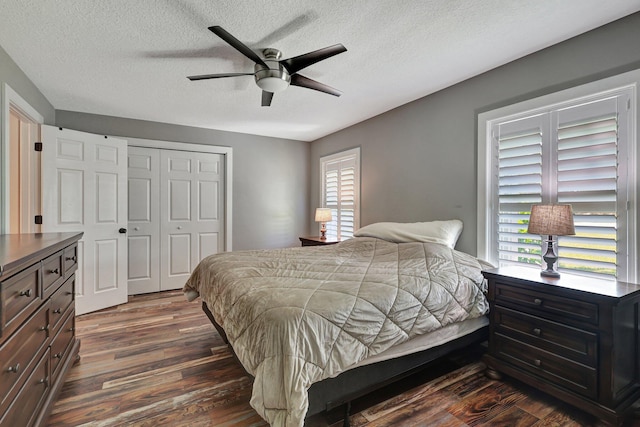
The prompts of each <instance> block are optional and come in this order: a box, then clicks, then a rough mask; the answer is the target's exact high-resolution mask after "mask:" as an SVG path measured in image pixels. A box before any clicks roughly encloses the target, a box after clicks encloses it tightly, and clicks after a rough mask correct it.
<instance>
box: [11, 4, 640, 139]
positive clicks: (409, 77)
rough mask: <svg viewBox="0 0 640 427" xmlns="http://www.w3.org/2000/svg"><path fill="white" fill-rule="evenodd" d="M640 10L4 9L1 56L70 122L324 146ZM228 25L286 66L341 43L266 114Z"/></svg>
mask: <svg viewBox="0 0 640 427" xmlns="http://www.w3.org/2000/svg"><path fill="white" fill-rule="evenodd" d="M638 10H640V0H607V1H602V0H517V1H516V0H375V1H374V0H366V1H365V0H322V1H318V0H277V1H270V2H267V1H243V0H100V1H97V0H56V1H42V0H2V1H1V2H0V21H1V23H0V46H2V47H3V48H4V49H5V50H6V51H7V53H8V54H9V55H10V56H11V57H12V58H13V59H14V61H15V62H16V63H17V64H18V66H19V67H20V68H21V69H22V70H23V71H24V72H25V73H26V74H27V76H28V77H29V78H30V79H31V80H32V81H33V82H34V83H35V85H36V86H37V87H38V88H39V89H40V90H41V91H42V93H43V94H44V95H45V96H46V97H47V99H48V100H49V102H51V103H52V104H53V106H54V107H55V108H56V109H58V110H71V111H79V112H87V113H94V114H104V115H110V116H118V117H128V118H134V119H142V120H152V121H159V122H166V123H174V124H181V125H188V126H197V127H204V128H211V129H219V130H226V131H233V132H242V133H250V134H257V135H267V136H274V137H282V138H291V139H297V140H303V141H312V140H315V139H317V138H320V137H322V136H324V135H327V134H330V133H333V132H335V131H337V130H340V129H343V128H345V127H348V126H350V125H352V124H354V123H357V122H360V121H362V120H366V119H367V118H370V117H373V116H376V115H378V114H380V113H383V112H385V111H388V110H390V109H392V108H395V107H397V106H399V105H402V104H405V103H407V102H410V101H412V100H415V99H417V98H420V97H423V96H425V95H428V94H430V93H433V92H434V91H437V90H439V89H442V88H445V87H447V86H450V85H452V84H455V83H457V82H460V81H462V80H465V79H467V78H469V77H472V76H474V75H477V74H479V73H482V72H484V71H487V70H490V69H492V68H495V67H497V66H500V65H502V64H505V63H507V62H510V61H512V60H514V59H517V58H519V57H522V56H524V55H527V54H529V53H532V52H535V51H537V50H540V49H543V48H545V47H547V46H550V45H552V44H555V43H558V42H560V41H563V40H566V39H568V38H570V37H573V36H576V35H578V34H580V33H583V32H585V31H588V30H591V29H593V28H596V27H599V26H601V25H603V24H605V23H607V22H610V21H613V20H615V19H618V18H621V17H623V16H626V15H629V14H631V13H633V12H636V11H638ZM212 25H220V26H222V27H223V28H224V29H226V30H227V31H229V32H230V33H231V34H233V35H234V36H235V37H236V38H238V39H239V40H241V41H242V42H244V43H245V44H246V45H248V46H249V47H250V48H252V49H254V50H255V51H257V52H260V51H261V49H263V48H266V47H274V48H277V49H280V50H281V51H282V52H283V57H284V58H288V57H291V56H296V55H300V54H303V53H306V52H309V51H313V50H316V49H319V48H322V47H326V46H330V45H333V44H336V43H342V44H344V46H345V47H346V48H347V49H348V51H347V52H345V53H342V54H340V55H337V56H334V57H332V58H329V59H327V60H325V61H322V62H319V63H317V64H314V65H312V66H310V67H308V68H306V69H304V70H302V71H301V74H303V75H304V76H306V77H309V78H312V79H314V80H318V81H320V82H322V83H325V84H327V85H329V86H332V87H335V88H337V89H339V90H341V91H342V92H343V95H342V96H341V97H339V98H337V97H333V96H330V95H326V94H323V93H320V92H317V91H313V90H309V89H303V88H299V87H293V86H292V87H289V88H288V89H287V90H286V91H285V92H283V93H277V94H276V95H275V96H274V99H273V103H272V106H271V107H261V106H260V99H261V91H260V89H259V88H258V87H257V86H256V85H255V83H254V81H253V77H252V76H244V77H235V78H226V79H215V80H206V81H196V82H191V81H189V80H188V79H187V78H186V76H189V75H198V74H210V73H226V72H253V63H252V62H251V61H250V60H249V59H247V58H245V57H244V56H243V55H242V54H240V53H239V52H238V51H236V50H234V49H233V48H231V47H230V46H228V45H227V44H226V43H225V42H223V41H222V40H221V39H220V38H218V37H217V36H216V35H214V34H213V33H211V32H210V31H209V30H207V27H209V26H212Z"/></svg>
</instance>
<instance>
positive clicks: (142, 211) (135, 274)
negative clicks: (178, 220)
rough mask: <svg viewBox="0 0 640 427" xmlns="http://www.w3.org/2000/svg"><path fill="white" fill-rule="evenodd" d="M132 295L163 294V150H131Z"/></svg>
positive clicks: (140, 148)
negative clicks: (161, 229) (161, 175)
mask: <svg viewBox="0 0 640 427" xmlns="http://www.w3.org/2000/svg"><path fill="white" fill-rule="evenodd" d="M127 156H128V169H127V170H128V195H129V196H128V204H127V206H128V218H127V220H128V224H129V232H128V238H127V241H128V254H129V262H128V273H127V274H128V284H129V295H137V294H145V293H150V292H159V291H160V170H159V167H160V150H158V149H155V148H143V147H129V151H128V155H127Z"/></svg>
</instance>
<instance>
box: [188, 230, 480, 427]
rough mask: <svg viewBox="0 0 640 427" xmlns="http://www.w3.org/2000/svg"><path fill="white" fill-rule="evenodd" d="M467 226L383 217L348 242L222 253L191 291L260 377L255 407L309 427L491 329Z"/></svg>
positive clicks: (273, 419) (205, 265) (197, 275)
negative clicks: (465, 246) (466, 245)
mask: <svg viewBox="0 0 640 427" xmlns="http://www.w3.org/2000/svg"><path fill="white" fill-rule="evenodd" d="M461 228H462V224H461V223H460V222H459V221H436V222H430V223H414V224H410V225H409V224H395V223H378V224H374V225H371V226H368V227H363V228H362V229H360V230H359V232H358V233H356V235H355V236H356V237H355V238H353V239H350V240H347V241H344V242H341V243H339V244H336V245H329V246H315V247H300V248H286V249H272V250H255V251H238V252H228V253H221V254H216V255H213V256H211V257H208V258H205V259H204V260H203V261H202V262H201V263H200V264H199V265H198V266H197V267H196V269H195V270H194V271H193V273H192V274H191V276H190V278H189V280H188V281H187V283H186V284H185V287H184V292H185V295H186V296H187V298H188V299H190V300H192V299H195V297H197V296H200V298H201V299H202V304H203V310H204V311H205V313H207V315H208V316H209V318H210V319H211V321H212V322H213V324H214V325H215V327H216V329H217V330H218V331H219V332H220V334H221V335H222V337H223V338H224V339H225V341H227V342H228V343H229V344H230V346H231V348H232V350H233V352H234V354H235V355H236V357H237V358H238V360H239V361H240V363H241V364H242V366H243V367H244V368H245V370H246V371H247V372H248V373H249V374H251V375H252V376H253V377H254V385H253V392H252V397H251V405H252V406H253V408H254V409H256V411H257V412H258V413H259V414H260V415H261V416H262V417H263V418H264V419H265V420H267V421H268V422H269V423H270V424H271V425H272V426H295V427H299V426H302V425H303V423H304V420H305V417H308V416H310V415H314V414H316V413H318V412H321V411H323V410H327V409H332V408H334V407H337V406H339V405H342V404H344V403H348V402H349V401H350V400H352V399H354V398H356V397H359V396H360V395H362V394H364V393H366V392H368V391H371V390H373V389H375V388H376V387H379V386H383V385H385V384H387V383H388V382H390V381H393V380H396V379H398V378H401V377H402V376H405V375H408V374H410V373H411V372H413V371H414V370H416V369H419V368H420V367H422V366H423V365H424V364H425V363H426V362H429V361H432V360H434V359H435V358H437V357H440V356H442V355H444V354H446V353H448V352H450V351H452V350H453V349H456V348H462V347H464V346H466V345H469V344H471V343H474V342H478V341H481V340H483V339H485V337H486V325H487V323H488V322H487V320H486V316H484V315H485V314H486V312H487V311H488V303H487V301H486V298H485V296H484V291H485V287H484V279H483V276H482V274H481V270H482V269H483V268H486V267H488V265H487V264H485V263H483V262H482V261H480V260H478V259H476V258H475V257H473V256H471V255H468V254H466V253H463V252H459V251H456V250H454V249H453V247H454V245H455V241H456V240H457V238H458V236H459V234H460V230H461ZM347 407H348V406H347ZM347 422H348V418H347Z"/></svg>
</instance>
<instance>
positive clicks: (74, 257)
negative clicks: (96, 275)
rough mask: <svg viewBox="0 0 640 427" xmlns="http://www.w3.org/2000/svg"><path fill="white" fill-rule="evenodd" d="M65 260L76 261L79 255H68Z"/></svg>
mask: <svg viewBox="0 0 640 427" xmlns="http://www.w3.org/2000/svg"><path fill="white" fill-rule="evenodd" d="M65 260H66V261H73V262H76V261H77V260H78V257H77V256H75V255H74V256H68V257H66V258H65Z"/></svg>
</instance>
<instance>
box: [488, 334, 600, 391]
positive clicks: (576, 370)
mask: <svg viewBox="0 0 640 427" xmlns="http://www.w3.org/2000/svg"><path fill="white" fill-rule="evenodd" d="M493 339H494V346H495V354H496V356H497V357H498V358H500V359H501V360H503V361H506V362H508V363H511V364H513V365H515V366H518V367H519V368H521V369H524V370H525V371H528V372H530V373H532V374H534V375H536V376H538V377H542V378H545V379H546V380H547V381H549V382H551V383H554V384H557V385H559V386H562V387H564V388H566V389H569V390H572V391H574V392H577V393H579V394H581V395H583V396H586V397H589V398H591V399H595V398H597V394H598V392H597V388H596V385H597V371H596V369H595V368H592V367H589V366H585V365H582V364H580V363H576V362H574V361H572V360H569V359H566V358H564V357H560V356H558V355H556V354H553V353H550V352H548V351H545V350H543V349H541V348H538V347H535V346H533V345H529V344H526V343H524V342H522V341H518V340H515V339H513V338H511V337H508V336H506V335H503V334H500V333H495V334H494V335H493Z"/></svg>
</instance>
